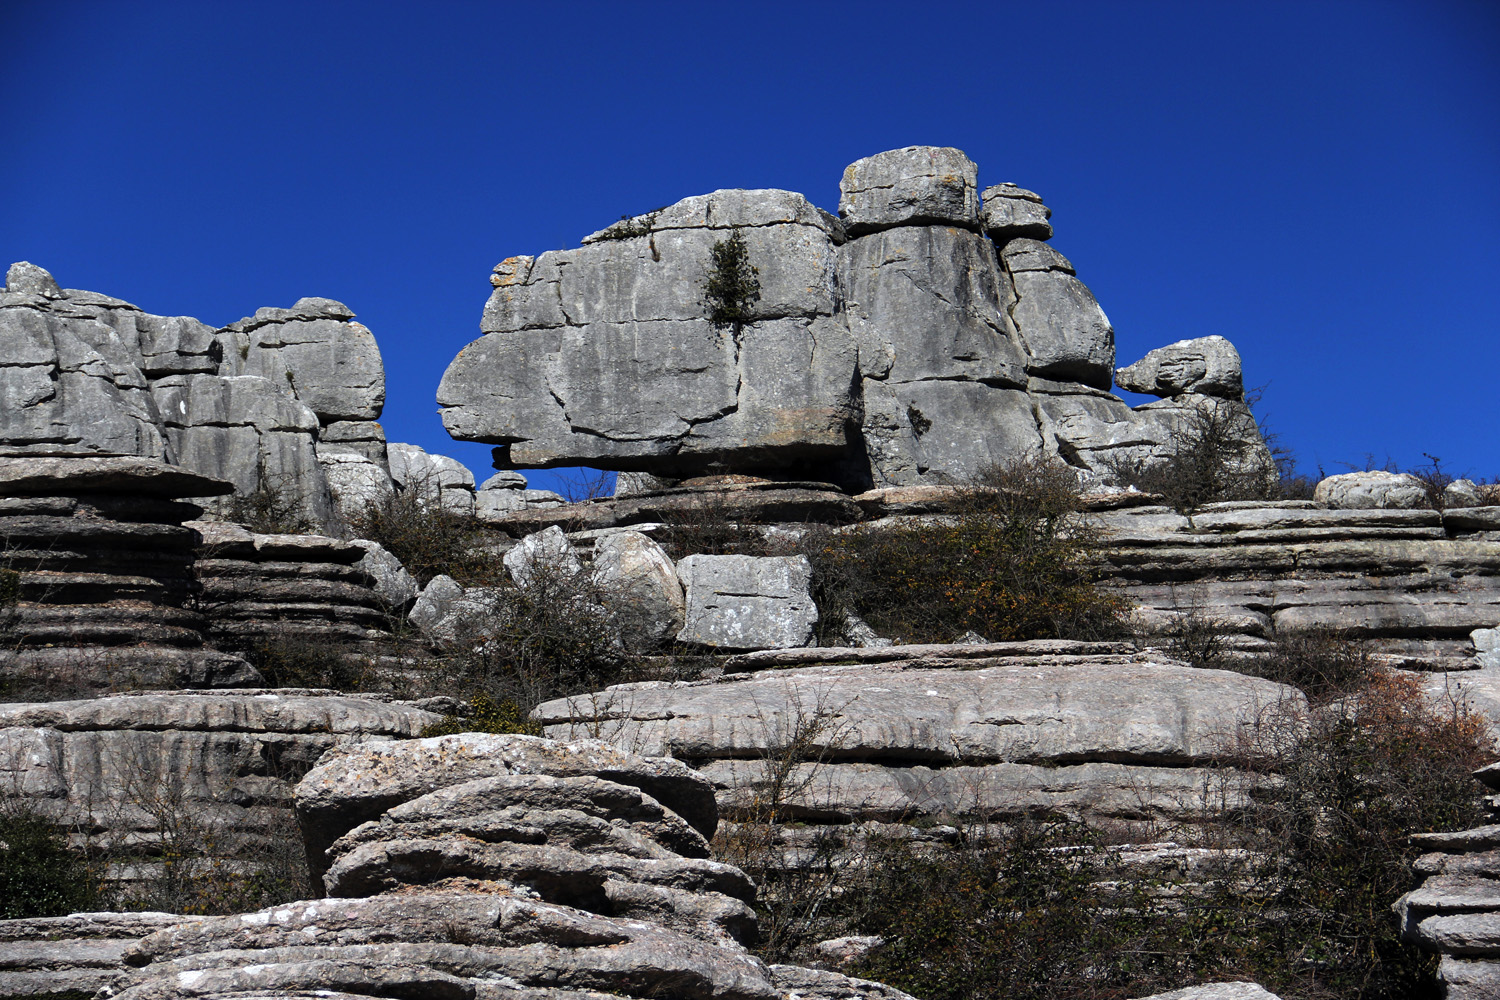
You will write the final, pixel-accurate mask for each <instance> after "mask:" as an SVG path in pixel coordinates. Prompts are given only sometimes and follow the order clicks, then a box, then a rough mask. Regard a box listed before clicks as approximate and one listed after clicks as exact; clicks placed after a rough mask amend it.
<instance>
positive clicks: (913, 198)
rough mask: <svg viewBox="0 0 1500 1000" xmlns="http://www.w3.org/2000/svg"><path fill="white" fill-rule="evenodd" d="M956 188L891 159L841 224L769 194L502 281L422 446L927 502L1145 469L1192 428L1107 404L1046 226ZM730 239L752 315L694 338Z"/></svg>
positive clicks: (1088, 313) (506, 272)
mask: <svg viewBox="0 0 1500 1000" xmlns="http://www.w3.org/2000/svg"><path fill="white" fill-rule="evenodd" d="M976 178H977V168H976V167H975V165H974V163H973V162H972V161H970V160H969V158H968V157H967V156H965V155H964V154H963V153H962V152H961V151H959V150H956V149H950V148H942V147H927V146H914V147H908V148H905V149H899V150H891V151H888V152H885V153H880V154H877V155H875V156H871V157H867V158H865V159H863V160H859V161H857V162H856V163H854V164H852V165H851V166H850V167H849V168H848V170H846V171H845V174H844V179H843V182H842V184H841V188H840V190H841V197H840V206H839V211H840V216H841V220H837V219H834V218H833V217H832V216H829V215H828V214H826V213H824V212H821V211H819V210H818V209H816V208H814V207H813V206H812V205H811V204H809V203H808V202H807V200H806V199H805V198H803V197H802V196H801V195H797V194H793V193H791V192H786V191H716V192H714V193H713V194H709V195H701V196H697V197H693V198H688V199H685V200H683V201H681V202H678V203H677V204H675V205H672V206H670V207H668V208H664V209H661V210H659V211H656V212H652V213H648V214H646V215H642V216H637V217H635V218H632V219H627V220H623V221H621V222H619V223H617V224H615V225H613V226H610V227H609V228H607V229H605V230H602V231H600V232H598V233H595V234H593V235H592V236H589V237H587V238H586V239H585V240H584V245H583V246H582V247H581V248H579V249H577V250H565V251H554V252H549V253H544V254H542V255H541V256H539V257H511V258H508V259H506V260H505V261H503V262H502V263H501V264H500V265H498V266H497V267H496V269H495V273H494V275H493V277H492V279H491V284H492V285H493V292H492V294H491V296H490V300H489V303H488V305H487V306H486V307H485V310H484V316H483V319H482V321H481V330H482V332H483V334H484V336H483V337H481V338H480V339H479V340H477V341H475V342H474V343H472V344H470V345H469V346H468V347H466V348H464V349H463V351H462V352H460V354H459V356H458V357H457V358H456V359H455V360H454V362H453V363H452V364H451V365H450V366H449V369H448V372H447V374H446V375H445V376H444V378H443V382H442V385H441V386H440V387H439V390H438V402H439V405H440V406H442V407H443V420H444V424H445V426H446V427H447V428H448V430H449V433H451V434H452V435H453V436H454V437H456V438H459V439H460V440H473V441H484V442H488V443H491V444H495V445H497V446H498V447H497V448H496V450H495V460H496V466H497V467H498V468H502V469H509V468H548V467H555V466H565V465H588V466H593V467H596V468H602V469H615V470H619V471H621V472H629V473H636V474H643V475H649V476H651V477H653V479H654V481H653V483H652V485H651V487H650V488H651V489H653V490H655V489H659V488H660V487H662V486H663V485H665V484H664V483H663V482H661V480H671V479H680V478H683V477H691V476H696V475H703V474H705V473H712V472H722V471H732V472H737V473H751V474H756V475H763V476H766V477H769V478H773V479H781V480H786V479H796V478H811V476H810V475H809V473H810V471H811V470H812V469H815V468H816V469H817V470H818V476H817V478H820V479H832V480H834V481H835V482H837V483H838V484H839V485H840V486H841V487H845V488H848V487H859V488H868V487H870V486H896V485H909V484H915V483H928V482H946V481H952V480H957V479H962V478H964V477H965V476H968V475H972V474H973V473H975V472H976V471H978V470H980V469H981V468H983V467H984V466H986V465H988V464H991V463H994V462H996V461H1003V460H1007V459H1012V458H1016V457H1019V456H1022V455H1027V454H1035V453H1046V454H1052V455H1059V456H1061V457H1062V458H1064V459H1065V460H1067V461H1068V462H1070V463H1073V464H1075V465H1077V466H1079V467H1080V468H1083V469H1087V470H1091V471H1093V472H1096V473H1099V474H1100V475H1101V476H1103V477H1104V478H1106V479H1107V478H1109V476H1110V475H1111V468H1110V466H1109V464H1108V463H1106V462H1103V461H1101V459H1103V458H1106V457H1109V456H1110V455H1111V454H1113V453H1114V452H1117V451H1121V450H1122V449H1123V450H1124V452H1125V453H1126V454H1127V455H1129V456H1131V457H1133V458H1136V459H1139V460H1141V461H1145V462H1148V463H1149V462H1156V461H1160V460H1162V458H1163V457H1164V456H1165V454H1166V453H1167V452H1168V451H1169V450H1170V447H1171V443H1172V437H1171V435H1172V433H1173V432H1174V431H1175V430H1176V429H1177V428H1176V427H1175V426H1174V421H1175V422H1177V423H1180V422H1181V420H1182V418H1183V414H1186V413H1191V412H1194V411H1192V410H1190V409H1184V408H1183V407H1182V406H1177V407H1176V408H1175V409H1173V410H1172V411H1171V412H1172V419H1163V417H1162V415H1161V414H1158V413H1149V414H1145V415H1138V413H1137V411H1133V410H1132V409H1131V408H1130V407H1129V406H1127V405H1126V404H1125V403H1124V402H1123V401H1122V400H1120V399H1119V398H1118V397H1115V396H1113V395H1110V394H1109V391H1108V390H1109V388H1110V385H1111V379H1112V375H1113V371H1114V361H1115V351H1114V331H1113V329H1112V327H1111V326H1110V323H1109V320H1108V319H1107V318H1106V317H1105V315H1104V313H1103V311H1102V310H1101V309H1100V308H1099V305H1098V303H1097V302H1096V301H1095V300H1094V297H1093V295H1092V294H1091V293H1090V292H1089V290H1088V289H1087V288H1086V287H1085V286H1084V285H1083V284H1082V283H1081V282H1080V281H1079V280H1078V278H1077V276H1076V275H1075V273H1074V269H1073V266H1072V264H1071V263H1069V262H1068V260H1067V258H1065V257H1063V256H1062V254H1060V253H1058V252H1056V251H1055V250H1052V249H1051V248H1050V247H1049V246H1048V245H1047V244H1045V243H1041V242H1038V240H1039V239H1047V238H1049V237H1050V236H1051V232H1052V230H1051V225H1050V223H1049V222H1048V221H1047V220H1048V218H1049V217H1050V215H1051V213H1050V210H1048V209H1047V208H1046V206H1045V205H1043V204H1042V203H1041V200H1040V198H1038V197H1037V196H1036V195H1035V194H1034V193H1032V192H1030V191H1026V190H1024V189H1022V188H1019V187H1016V186H1015V185H1012V184H1003V185H994V186H991V187H990V188H987V189H986V198H987V199H989V201H988V203H987V204H982V203H981V199H980V197H979V193H978V185H977V179H976ZM734 233H739V234H740V235H741V236H742V238H743V240H744V245H745V247H746V250H747V260H746V261H745V263H746V264H747V265H748V266H749V267H751V268H754V269H756V274H755V277H756V280H758V282H759V286H760V290H759V297H758V298H756V297H754V296H753V295H752V296H749V297H748V298H747V301H746V302H745V303H743V306H744V315H746V316H747V317H748V319H746V320H745V321H744V322H743V323H736V324H728V325H725V324H719V325H715V324H714V323H713V322H712V321H711V319H710V309H709V306H708V304H707V302H706V299H705V285H706V282H707V279H708V278H709V276H710V273H711V268H712V267H713V266H714V265H713V263H712V261H713V256H712V253H711V250H712V248H713V246H714V245H715V244H717V243H720V242H721V241H724V240H726V239H728V238H729V237H730V236H731V235H733V234H734ZM1038 383H1040V384H1038ZM1200 384H1202V385H1205V386H1208V385H1209V383H1207V382H1203V381H1202V380H1200ZM1205 391H1207V390H1205ZM1254 444H1255V445H1257V446H1259V451H1258V452H1256V454H1254V455H1253V456H1252V458H1253V460H1254V461H1258V462H1263V463H1267V464H1268V463H1269V461H1270V459H1269V455H1268V454H1266V453H1265V449H1264V445H1263V444H1261V442H1260V438H1259V434H1258V432H1257V433H1255V434H1254ZM1252 450H1253V449H1252ZM640 489H641V487H638V486H636V485H634V484H633V483H632V482H631V481H629V480H627V481H626V485H625V488H624V489H623V490H622V491H621V492H620V494H619V496H620V497H621V498H624V497H627V496H631V495H633V494H635V493H639V492H640Z"/></svg>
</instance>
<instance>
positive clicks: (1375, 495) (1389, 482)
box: [1313, 470, 1432, 510]
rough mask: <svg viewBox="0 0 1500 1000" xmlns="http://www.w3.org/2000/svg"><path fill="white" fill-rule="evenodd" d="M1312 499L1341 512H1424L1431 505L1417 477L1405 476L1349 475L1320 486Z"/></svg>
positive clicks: (1391, 474) (1329, 478) (1372, 473)
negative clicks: (1422, 510)
mask: <svg viewBox="0 0 1500 1000" xmlns="http://www.w3.org/2000/svg"><path fill="white" fill-rule="evenodd" d="M1313 499H1314V500H1316V501H1318V502H1319V503H1326V504H1327V505H1328V506H1330V507H1335V508H1339V509H1342V510H1421V509H1424V508H1430V507H1431V506H1432V504H1431V503H1430V502H1429V500H1428V498H1427V490H1426V489H1425V488H1424V487H1423V485H1422V481H1421V480H1420V479H1418V478H1417V477H1416V476H1413V475H1409V474H1407V473H1405V472H1381V471H1378V470H1376V471H1372V472H1346V473H1344V474H1343V475H1339V476H1329V477H1328V478H1327V479H1324V480H1323V481H1322V482H1320V483H1318V485H1317V487H1316V489H1315V490H1314V491H1313Z"/></svg>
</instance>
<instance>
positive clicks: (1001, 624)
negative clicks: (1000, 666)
mask: <svg viewBox="0 0 1500 1000" xmlns="http://www.w3.org/2000/svg"><path fill="white" fill-rule="evenodd" d="M1079 506H1080V490H1079V485H1078V480H1077V478H1076V476H1075V475H1074V474H1073V473H1072V471H1071V470H1069V469H1067V468H1066V467H1063V466H1060V465H1055V464H1050V463H1047V462H1044V461H1041V460H1023V461H1021V462H1017V463H1013V464H1011V465H1009V466H1005V467H996V468H992V469H989V470H987V471H986V472H985V473H983V474H982V475H981V476H979V477H977V478H976V479H975V480H974V481H973V482H971V483H970V484H968V485H967V486H966V487H965V488H964V489H963V490H962V491H961V492H960V493H959V495H958V497H957V500H956V502H955V506H954V513H953V515H952V516H950V517H947V518H942V519H933V520H931V521H929V522H925V523H913V524H909V525H905V526H898V527H885V526H874V527H870V526H856V527H854V528H853V529H849V530H846V531H841V532H831V531H808V532H807V533H806V534H805V536H804V539H805V540H804V543H803V546H802V547H803V550H804V551H805V552H806V554H807V555H808V557H809V559H810V560H811V561H812V563H813V568H814V587H815V588H816V591H815V598H816V599H817V601H818V610H819V616H820V620H821V622H822V623H824V624H825V625H832V626H833V627H837V623H842V622H846V621H847V620H848V616H849V614H851V613H852V614H854V615H857V616H859V617H860V618H863V619H864V620H865V621H866V622H868V623H869V624H870V626H871V627H872V628H874V629H875V630H876V631H877V632H878V633H879V634H881V635H885V636H892V637H898V638H899V639H900V640H901V641H904V642H950V641H952V640H954V639H956V638H957V637H958V636H960V635H962V634H963V633H965V632H969V631H973V632H977V633H978V634H980V635H982V636H984V637H985V638H986V639H989V640H990V641H1003V640H1010V639H1039V638H1098V637H1101V636H1106V635H1110V636H1112V635H1117V634H1120V633H1121V632H1122V630H1123V628H1124V624H1123V622H1124V613H1125V604H1124V602H1123V601H1121V600H1120V599H1118V598H1116V597H1114V596H1112V595H1108V594H1105V593H1103V592H1102V591H1100V590H1099V589H1097V588H1096V587H1095V586H1094V565H1093V557H1094V553H1095V551H1096V549H1097V545H1098V544H1099V540H1098V538H1097V537H1096V535H1095V534H1094V533H1093V532H1092V531H1091V530H1090V528H1089V526H1088V524H1087V522H1086V520H1085V519H1084V518H1082V517H1081V516H1080V514H1079ZM827 638H832V637H823V638H820V641H824V639H827Z"/></svg>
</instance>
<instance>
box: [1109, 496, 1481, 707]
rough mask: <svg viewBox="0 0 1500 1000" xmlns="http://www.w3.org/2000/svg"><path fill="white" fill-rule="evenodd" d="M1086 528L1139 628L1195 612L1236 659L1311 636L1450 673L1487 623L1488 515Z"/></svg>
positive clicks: (1264, 509)
mask: <svg viewBox="0 0 1500 1000" xmlns="http://www.w3.org/2000/svg"><path fill="white" fill-rule="evenodd" d="M1094 517H1095V521H1096V523H1097V524H1098V525H1099V526H1100V527H1101V528H1103V529H1104V530H1105V532H1106V535H1105V539H1106V543H1107V550H1106V553H1105V569H1104V572H1105V574H1106V578H1107V579H1108V580H1109V582H1110V583H1111V584H1112V585H1113V586H1115V587H1116V588H1117V589H1118V590H1119V592H1120V593H1121V594H1122V595H1123V596H1125V597H1127V598H1129V599H1130V600H1131V601H1132V602H1133V603H1135V604H1136V605H1138V606H1139V607H1140V608H1141V609H1142V612H1141V614H1142V617H1143V620H1144V623H1145V624H1146V625H1147V626H1148V627H1161V628H1169V627H1170V626H1171V625H1172V624H1173V623H1174V622H1176V621H1179V620H1180V619H1181V618H1182V616H1184V615H1189V614H1197V615H1198V616H1199V617H1200V618H1202V619H1204V620H1205V621H1209V622H1212V623H1213V624H1215V625H1216V626H1217V627H1220V628H1222V629H1224V630H1226V631H1227V632H1228V633H1229V634H1231V635H1235V636H1238V637H1239V638H1238V639H1237V640H1236V641H1237V644H1238V645H1239V647H1240V648H1241V649H1244V650H1254V649H1257V648H1261V647H1264V646H1265V645H1267V643H1268V642H1269V641H1272V640H1274V639H1275V637H1276V635H1277V634H1278V633H1285V632H1287V631H1294V630H1297V629H1307V628H1313V627H1318V628H1325V629H1329V630H1331V631H1333V632H1335V633H1337V634H1340V635H1343V636H1347V637H1351V638H1359V639H1366V640H1369V641H1370V642H1371V643H1372V644H1373V646H1374V647H1375V649H1376V650H1377V651H1378V652H1381V653H1385V654H1390V655H1391V656H1392V657H1393V658H1394V659H1395V664H1396V665H1400V666H1413V667H1418V668H1420V669H1428V670H1434V669H1436V670H1443V669H1450V670H1451V669H1460V670H1461V669H1467V668H1471V667H1473V666H1474V665H1475V664H1474V663H1473V660H1472V657H1473V654H1474V646H1473V640H1472V638H1471V635H1472V633H1473V632H1474V631H1475V630H1476V629H1488V628H1494V627H1496V626H1497V625H1500V507H1473V508H1461V509H1456V510H1446V511H1442V512H1439V511H1434V510H1402V509H1380V508H1372V507H1361V508H1355V509H1333V508H1330V507H1329V506H1328V505H1326V504H1323V503H1319V502H1316V501H1304V500H1288V501H1281V502H1275V503H1270V502H1238V503H1215V504H1207V505H1205V506H1204V507H1203V508H1202V509H1201V510H1199V511H1197V512H1195V513H1194V514H1193V515H1192V516H1191V517H1186V516H1184V515H1182V514H1178V513H1176V512H1175V511H1171V510H1168V509H1167V508H1164V507H1135V508H1131V509H1128V510H1116V511H1109V512H1104V513H1099V514H1096V515H1094ZM1497 707H1500V706H1497Z"/></svg>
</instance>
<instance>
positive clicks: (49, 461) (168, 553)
mask: <svg viewBox="0 0 1500 1000" xmlns="http://www.w3.org/2000/svg"><path fill="white" fill-rule="evenodd" d="M228 489H229V486H228V484H226V483H224V482H221V481H218V480H214V479H209V478H207V477H205V476H200V475H197V474H195V473H192V472H189V471H187V470H185V469H181V468H177V467H174V466H170V465H167V464H166V463H164V462H160V461H156V460H152V459H144V458H121V457H115V458H103V457H100V458H37V457H29V458H20V457H14V458H6V459H0V547H3V550H0V560H3V561H0V567H3V568H4V570H5V575H6V578H8V579H10V580H12V581H13V582H14V583H15V584H16V585H17V587H18V590H17V592H16V593H15V594H14V595H12V599H13V603H9V604H8V605H7V606H5V607H0V678H3V680H4V683H5V685H6V688H7V695H8V696H9V697H11V698H20V697H37V696H38V695H41V696H47V695H48V693H49V691H51V692H56V691H59V690H65V691H68V692H72V693H76V694H82V693H87V692H93V691H102V690H120V689H122V688H130V687H143V686H144V687H153V686H156V687H160V686H166V687H175V686H180V685H184V684H185V685H189V686H210V687H212V686H237V685H245V684H249V683H255V682H257V681H258V680H259V675H257V674H256V673H255V671H254V670H252V669H251V668H250V666H249V665H248V664H247V663H245V662H244V661H243V660H242V659H240V658H239V657H236V656H231V655H226V654H224V653H221V652H216V651H215V650H213V649H209V648H205V645H204V639H205V632H206V630H207V622H206V621H205V619H204V617H203V616H202V614H201V613H200V612H199V611H198V610H196V609H195V608H194V607H193V606H192V604H193V602H194V601H195V600H196V592H197V583H196V579H195V576H194V571H193V562H194V559H195V557H196V549H197V546H198V543H199V540H200V539H199V535H198V533H197V532H196V531H194V530H193V528H191V527H188V526H185V525H184V522H185V521H188V520H190V519H192V518H195V517H197V516H198V515H199V514H200V513H201V511H200V509H199V508H198V507H197V506H195V505H193V504H190V503H183V502H181V501H180V500H178V499H177V498H179V497H183V496H200V495H204V494H222V493H225V492H227V491H228Z"/></svg>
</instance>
